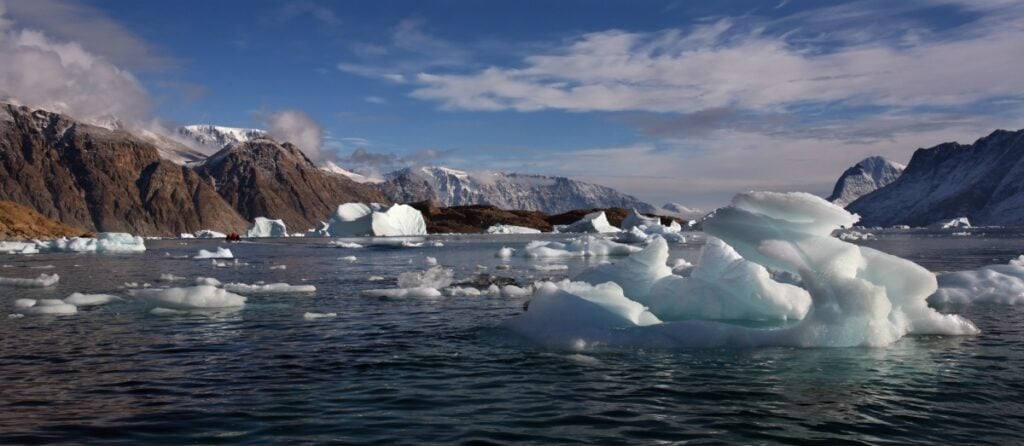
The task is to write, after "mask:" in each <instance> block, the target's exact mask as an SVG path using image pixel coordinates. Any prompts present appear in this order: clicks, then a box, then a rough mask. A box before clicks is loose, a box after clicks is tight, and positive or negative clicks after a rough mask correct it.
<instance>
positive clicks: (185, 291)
mask: <svg viewBox="0 0 1024 446" xmlns="http://www.w3.org/2000/svg"><path fill="white" fill-rule="evenodd" d="M129 293H131V295H132V296H134V297H136V298H139V299H140V300H142V301H144V302H146V303H148V304H150V305H153V306H154V307H161V308H168V309H171V310H185V311H187V310H193V309H202V308H231V307H241V306H243V305H245V297H243V296H239V295H237V294H235V293H232V292H229V291H227V290H224V289H221V288H217V287H215V286H212V285H196V286H191V287H182V288H157V289H147V290H131V291H129Z"/></svg>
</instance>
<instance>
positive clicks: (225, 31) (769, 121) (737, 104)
mask: <svg viewBox="0 0 1024 446" xmlns="http://www.w3.org/2000/svg"><path fill="white" fill-rule="evenodd" d="M1022 19H1024V1H1006V0H990V1H962V0H906V1H900V2H892V1H872V0H868V1H851V2H830V1H810V0H808V1H800V0H792V1H787V0H781V1H728V0H726V1H717V2H691V1H681V0H662V1H653V0H639V1H599V0H581V1H573V0H559V1H540V0H525V1H523V0H520V1H503V2H499V1H492V0H488V1H445V0H439V1H388V0H385V1H374V2H326V1H325V2H316V1H311V0H292V1H287V0H286V1H260V0H255V1H253V0H247V1H227V0H222V1H198V0H183V1H173V2H172V1H145V2H140V1H135V0H125V1H115V0H91V1H87V0H80V1H71V0H31V1H28V0H25V1H20V0H17V1H16V0H0V61H6V63H0V99H3V100H8V101H12V102H17V103H22V104H26V105H31V106H36V107H45V108H56V109H59V110H58V111H62V112H66V113H69V114H71V115H73V116H76V117H79V118H81V119H94V120H102V119H108V118H112V119H117V120H120V121H122V122H133V123H136V125H139V126H143V127H145V128H148V129H164V130H166V129H170V128H173V127H174V126H177V125H184V124H195V123H205V124H217V125H224V126H234V127H257V128H264V129H271V130H272V132H273V133H274V134H275V136H279V138H281V139H287V140H290V141H292V142H295V143H296V144H298V145H299V146H300V148H302V149H303V150H304V151H306V152H307V153H309V154H311V157H312V158H314V159H317V160H320V161H327V160H330V161H335V162H337V163H339V164H341V165H343V166H346V167H352V168H359V169H362V170H370V171H387V170H389V169H394V168H399V167H403V166H408V165H428V164H430V165H446V166H450V167H455V168H461V169H467V170H495V171H508V172H523V173H538V174H552V175H565V176H569V177H573V178H577V179H581V180H584V181H591V182H595V183H599V184H603V185H607V186H611V187H614V188H617V189H619V190H621V191H623V192H626V193H629V194H632V195H635V196H637V197H639V198H641V199H643V200H645V201H648V202H650V203H652V204H656V205H660V204H662V203H665V202H678V203H682V204H684V205H688V206H693V207H702V208H713V207H716V206H719V205H722V204H725V203H727V202H728V200H729V198H730V197H731V196H732V195H733V194H734V193H736V192H738V191H746V190H778V191H789V190H802V191H808V192H812V193H816V194H821V195H827V194H828V193H829V192H830V191H831V188H832V185H833V184H834V182H835V180H836V178H837V177H838V175H839V174H840V173H842V171H843V170H845V169H846V168H847V167H849V166H850V165H852V164H854V163H856V162H857V161H858V160H860V159H863V158H865V157H867V156H871V155H882V156H885V157H887V158H889V159H891V160H893V161H896V162H902V163H906V162H907V161H909V159H910V156H911V155H912V154H913V151H914V150H915V149H917V148H919V147H931V146H933V145H936V144H939V143H942V142H946V141H959V142H963V143H970V142H973V141H974V140H976V139H978V138H980V137H982V136H985V135H987V134H988V133H990V132H991V131H993V130H995V129H997V128H1003V129H1018V128H1022V127H1024V75H1022V73H1024V20H1022Z"/></svg>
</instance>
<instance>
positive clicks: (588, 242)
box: [523, 235, 640, 258]
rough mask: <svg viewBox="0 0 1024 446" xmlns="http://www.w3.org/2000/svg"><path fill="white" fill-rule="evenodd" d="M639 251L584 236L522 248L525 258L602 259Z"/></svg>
mask: <svg viewBox="0 0 1024 446" xmlns="http://www.w3.org/2000/svg"><path fill="white" fill-rule="evenodd" d="M637 251H640V248H638V247H636V246H630V245H624V244H621V243H616V242H613V241H611V240H607V239H604V238H601V237H594V236H589V235H588V236H584V237H581V238H577V239H570V240H567V241H566V242H565V243H562V242H551V241H540V240H535V241H532V242H530V243H529V244H527V245H526V248H523V255H524V256H526V257H532V258H537V257H602V256H628V255H630V254H632V253H634V252H637Z"/></svg>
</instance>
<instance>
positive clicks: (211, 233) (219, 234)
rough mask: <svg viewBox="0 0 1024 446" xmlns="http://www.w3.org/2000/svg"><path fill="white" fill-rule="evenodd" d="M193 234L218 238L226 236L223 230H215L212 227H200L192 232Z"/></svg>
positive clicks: (197, 236) (198, 236) (199, 236)
mask: <svg viewBox="0 0 1024 446" xmlns="http://www.w3.org/2000/svg"><path fill="white" fill-rule="evenodd" d="M193 234H194V235H195V237H196V238H219V239H225V238H227V237H228V235H227V234H225V233H223V232H217V231H214V230H212V229H202V230H199V231H196V232H194V233H193Z"/></svg>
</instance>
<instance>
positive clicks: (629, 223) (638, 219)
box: [622, 209, 661, 231]
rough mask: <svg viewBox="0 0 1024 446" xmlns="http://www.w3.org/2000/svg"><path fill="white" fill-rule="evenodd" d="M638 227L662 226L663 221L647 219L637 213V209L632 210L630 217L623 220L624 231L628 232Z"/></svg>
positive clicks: (653, 218) (655, 218)
mask: <svg viewBox="0 0 1024 446" xmlns="http://www.w3.org/2000/svg"><path fill="white" fill-rule="evenodd" d="M637 226H645V227H646V226H661V219H660V218H658V217H647V216H644V215H643V214H641V213H639V212H637V210H636V209H630V210H629V215H627V216H626V218H624V219H623V220H622V230H623V231H628V230H630V229H633V228H635V227H637Z"/></svg>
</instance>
